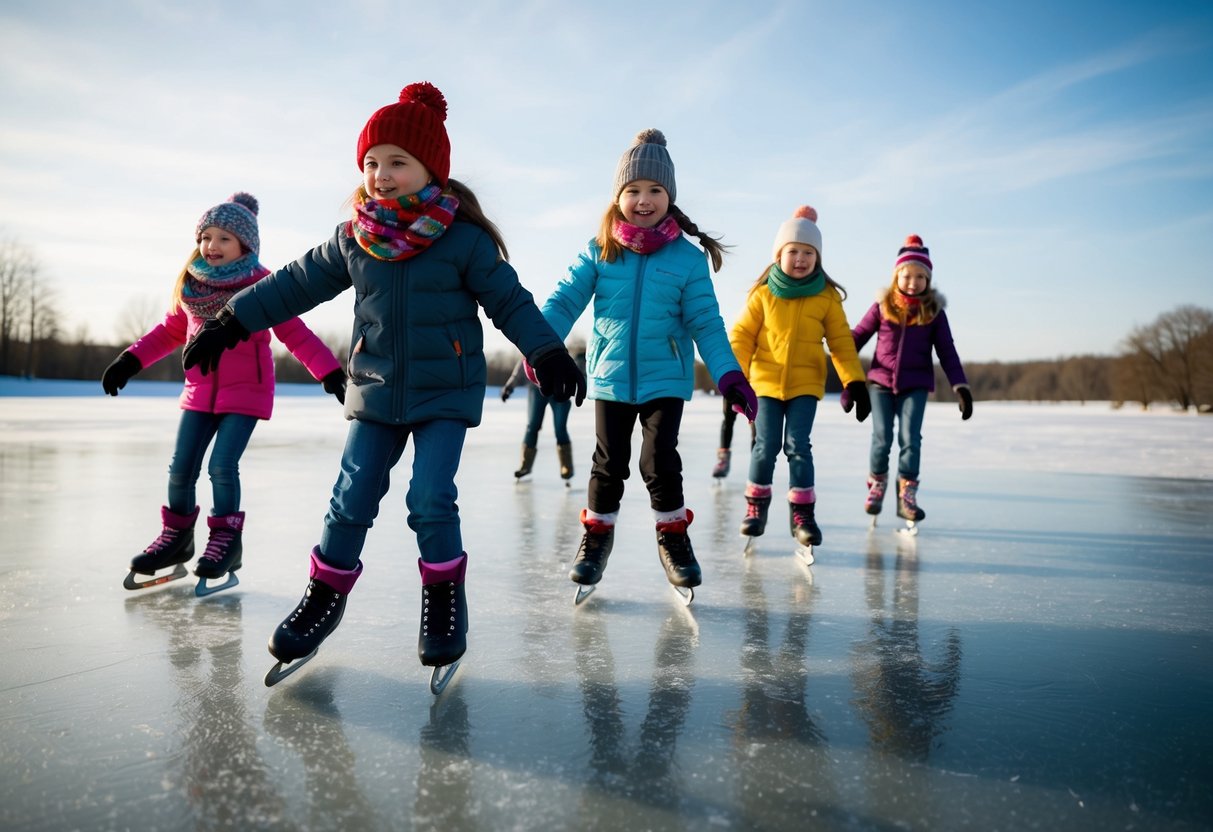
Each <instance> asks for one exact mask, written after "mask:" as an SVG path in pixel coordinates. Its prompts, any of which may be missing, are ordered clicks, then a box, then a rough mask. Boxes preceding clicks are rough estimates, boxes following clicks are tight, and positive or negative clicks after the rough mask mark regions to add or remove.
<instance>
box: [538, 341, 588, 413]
mask: <svg viewBox="0 0 1213 832" xmlns="http://www.w3.org/2000/svg"><path fill="white" fill-rule="evenodd" d="M533 369H534V372H535V377H536V378H537V379H539V392H540V393H542V394H543V395H544V396H546V397H548V398H552V399H555V400H556V401H558V402H567V401H568V400H569V399H571V398H573V397H574V396H576V402H577V406H578V407H581V403H582V402H583V401H585V393H586V386H585V374H584V373H582V372H581V370H580V369H578V367H577V362H576V361H574V360H573V356H571V355H569V353H568V350H565V349H559V350H552V351H551V352H549V353H547V354H546V355H544V356H543V357H542V358H540V359H539V360H538V361H537V362H536V363H535V366H534V368H533Z"/></svg>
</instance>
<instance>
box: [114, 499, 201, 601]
mask: <svg viewBox="0 0 1213 832" xmlns="http://www.w3.org/2000/svg"><path fill="white" fill-rule="evenodd" d="M197 519H198V507H197V506H194V510H193V511H192V512H190V513H189V514H177V513H176V512H175V511H173V510H171V509H170V508H169V507H168V506H161V507H160V521H161V524H162V528H161V530H160V536H159V537H157V538H156V539H155V540H153V541H152V542H151V543H150V544H149V545H148V547H147V548H146V549H144V550H143V553H142V554H139V555H135V557H134V558H133V559H132V560H131V567H130V572H129V573H128V574H127V576H126V580H125V581H123V582H122V585H123V586H124V587H126V588H127V589H145V588H147V587H149V586H159V585H160V584H166V583H168V582H169V581H175V580H177V579H178V578H184V577H185V576H186V574H187V573H186V570H185V567H184V566H182V564H184V563H188V562H189V561H190V560H191V559H192V558H193V557H194V521H196V520H197ZM170 566H172V567H174V568H173V571H172V572H171V573H170V574H168V575H161V576H160V577H159V578H153V579H152V580H150V581H138V580H136V579H135V576H136V575H155V574H156V572H157V571H158V570H161V569H166V568H168V567H170Z"/></svg>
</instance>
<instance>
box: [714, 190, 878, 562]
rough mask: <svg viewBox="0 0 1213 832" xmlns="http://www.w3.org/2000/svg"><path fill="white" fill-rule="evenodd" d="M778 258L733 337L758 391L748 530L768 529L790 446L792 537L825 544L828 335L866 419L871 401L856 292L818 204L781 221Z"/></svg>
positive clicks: (745, 523)
mask: <svg viewBox="0 0 1213 832" xmlns="http://www.w3.org/2000/svg"><path fill="white" fill-rule="evenodd" d="M771 259H772V260H773V262H772V263H771V264H770V265H769V266H768V267H767V268H766V269H765V270H764V271H763V273H762V275H761V276H760V277H759V278H758V281H757V282H756V283H755V284H754V288H752V289H751V290H750V293H749V295H748V296H747V298H746V305H745V309H743V310H742V312H741V316H740V317H739V318H738V319H737V322H736V323H735V324H734V325H733V330H732V332H731V333H730V335H729V342H730V343H731V344H732V347H733V353H734V355H736V356H737V361H738V362H739V363H740V364H741V369H742V371H743V372H744V373H745V374H746V377H747V378H749V380H750V384H751V385H752V386H753V388H754V392H755V393H757V394H758V418H757V419H756V420H755V421H754V427H755V442H754V447H753V450H752V451H751V454H750V473H749V481H748V482H747V483H746V492H745V493H746V504H747V505H746V516H745V519H744V520H742V521H741V533H742V534H743V535H746V536H749V537H757V536H758V535H760V534H762V533H763V531H765V530H766V524H767V509H768V508H769V507H770V505H771V484H772V481H773V479H774V474H775V458H776V457H777V456H778V455H779V449H780V447H781V446H782V447H783V452H784V455H785V456H787V458H788V474H789V485H790V488H789V491H788V503H789V507H790V511H791V532H792V535H793V536H794V537H795V538H796V540H797V542H799V543H800V545H802V546H817V545H820V543H821V529H820V528H818V526H817V521H816V518H815V516H814V504H815V503H816V500H817V498H816V495H815V494H814V493H813V482H814V471H813V451H812V445H811V443H810V442H809V434H810V433H811V432H812V430H813V419H814V417H816V415H817V402H818V401H820V399H821V397H822V396H824V395H825V383H826V351H825V348H824V347H823V346H822V342H823V341H824V342H826V343H828V344H829V346H830V358H831V360H832V361H833V362H834V369H835V370H837V371H838V377H839V378H840V379H842V383H843V385H844V386H845V387H846V389H847V392H848V393H849V394H850V397H851V402H852V404H853V406H854V407H855V410H856V417H857V418H858V419H859V421H861V422H862V421H863V420H864V419H866V418H867V416H868V413H869V412H870V411H871V403H870V401H869V399H868V388H867V385H866V383H865V381H864V375H863V366H862V365H861V364H860V363H859V355H858V353H857V352H856V351H855V341H854V339H852V337H851V326H850V324H848V323H847V316H846V312H845V311H844V310H843V308H842V301H843V299H844V298H845V297H846V290H845V289H843V288H842V286H840V285H839V284H838V283H835V282H834V281H833V280H832V279H831V278H830V277H829V275H827V274H826V273H825V270H824V269H823V268H822V265H821V231H820V230H819V229H818V228H817V212H816V211H815V210H814V209H813V208H811V207H809V206H807V205H803V206H801V207H800V208H797V209H796V211H795V212H794V213H793V215H792V217H791V219H789V220H787V221H786V222H785V223H784V224H783V225H781V226H779V233H778V234H776V235H775V246H774V248H773V249H772V253H771ZM847 409H848V412H849V410H850V408H847Z"/></svg>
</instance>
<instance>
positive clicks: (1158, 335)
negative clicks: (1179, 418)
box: [1125, 304, 1213, 410]
mask: <svg viewBox="0 0 1213 832" xmlns="http://www.w3.org/2000/svg"><path fill="white" fill-rule="evenodd" d="M1211 331H1213V311H1210V310H1208V309H1202V308H1201V307H1199V306H1193V305H1190V304H1186V305H1184V306H1180V307H1177V308H1176V309H1173V310H1171V311H1170V312H1164V313H1163V314H1162V315H1159V316H1158V318H1157V319H1156V320H1155V321H1154V322H1153V323H1151V324H1147V325H1146V326H1140V327H1137V328H1136V329H1134V330H1133V331H1132V332H1131V333H1130V334H1129V337H1128V338H1126V339H1125V347H1126V348H1127V350H1128V352H1129V353H1131V354H1132V355H1134V356H1136V357H1137V358H1138V360H1139V361H1138V364H1137V366H1138V367H1139V368H1140V369H1142V370H1143V371H1146V372H1149V374H1150V376H1151V377H1152V378H1153V379H1154V380H1155V381H1156V382H1157V383H1158V384H1159V386H1160V387H1161V388H1162V389H1163V390H1164V391H1165V394H1164V397H1165V398H1166V399H1167V400H1169V401H1174V402H1176V403H1177V404H1178V405H1179V406H1180V407H1181V408H1183V409H1184V410H1187V409H1188V408H1189V407H1191V406H1192V405H1193V404H1194V403H1196V399H1195V396H1194V394H1195V385H1196V381H1197V379H1198V377H1200V376H1201V374H1202V373H1203V372H1204V367H1205V365H1206V364H1207V363H1208V361H1209V356H1208V354H1207V350H1205V351H1203V354H1202V350H1201V349H1200V346H1201V344H1203V343H1207V340H1206V338H1207V336H1208V334H1209V332H1211Z"/></svg>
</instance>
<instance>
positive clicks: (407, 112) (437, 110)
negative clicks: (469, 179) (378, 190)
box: [356, 81, 451, 188]
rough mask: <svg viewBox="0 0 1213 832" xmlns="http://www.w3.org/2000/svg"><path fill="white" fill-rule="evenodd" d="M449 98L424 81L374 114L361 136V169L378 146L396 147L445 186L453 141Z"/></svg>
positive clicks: (359, 143) (359, 144) (408, 88)
mask: <svg viewBox="0 0 1213 832" xmlns="http://www.w3.org/2000/svg"><path fill="white" fill-rule="evenodd" d="M445 121H446V99H445V98H444V97H443V96H442V93H441V92H440V91H439V90H438V88H437V87H435V86H434V85H433V84H431V83H429V82H428V81H422V82H420V83H418V84H409V85H408V86H407V87H405V88H404V89H402V90H401V91H400V100H399V101H397V102H396V103H395V104H388V105H387V106H386V107H381V108H379V109H378V110H376V111H375V114H374V115H373V116H371V118H370V120H369V121H367V123H366V126H365V127H363V128H362V132H361V133H359V134H358V158H357V160H356V161H357V163H358V169H359V170H362V160H363V159H364V158H365V157H366V152H367V151H368V150H370V149H371V148H372V147H374V146H375V145H380V144H394V145H396V146H397V147H402V148H404V149H405V150H407V151H408V152H409V153H410V154H412V155H413V156H415V157H417V161H419V162H421V164H423V165H425V169H426V170H428V171H429V172H430V175H431V176H433V177H434V179H435V180H436V181H437V182H438V184H439V185H441V186H442V187H444V188H445V187H446V184H447V179H448V178H449V177H450V174H451V141H450V139H449V138H448V137H447V134H446V126H445V124H444V122H445Z"/></svg>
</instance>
